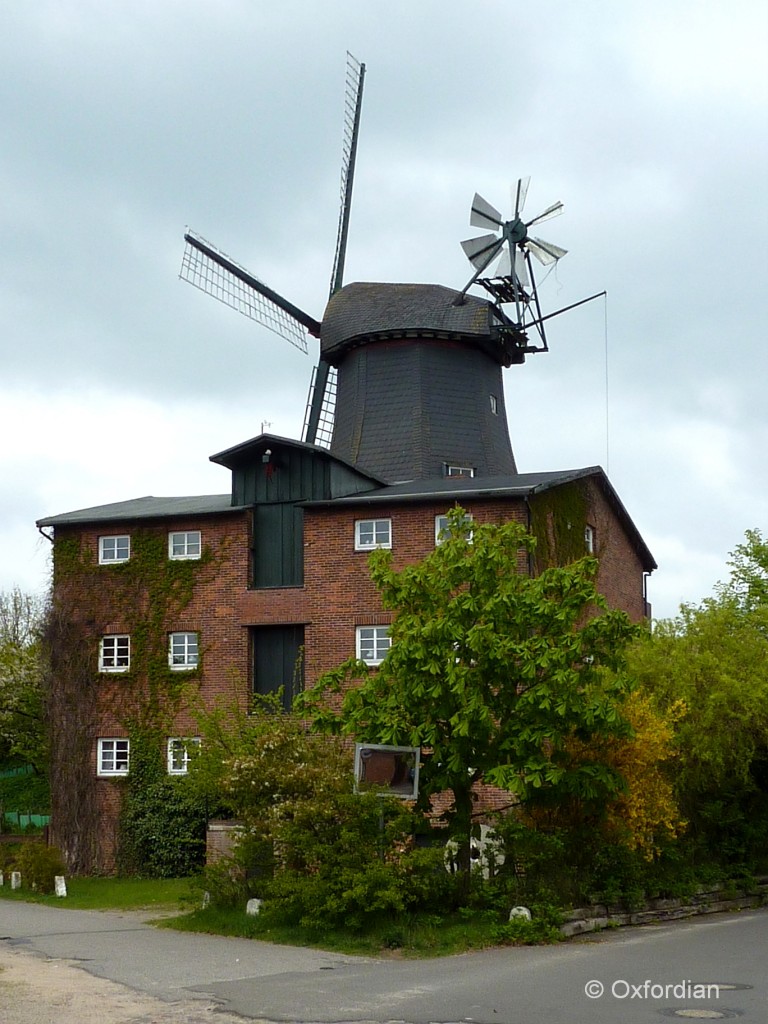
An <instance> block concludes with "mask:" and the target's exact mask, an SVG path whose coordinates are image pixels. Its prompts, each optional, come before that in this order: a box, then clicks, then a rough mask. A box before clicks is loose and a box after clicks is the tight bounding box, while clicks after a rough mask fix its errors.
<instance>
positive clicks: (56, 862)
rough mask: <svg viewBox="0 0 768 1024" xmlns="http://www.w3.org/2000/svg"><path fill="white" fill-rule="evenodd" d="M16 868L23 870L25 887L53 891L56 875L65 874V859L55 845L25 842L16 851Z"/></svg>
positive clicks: (40, 890) (39, 890) (22, 879)
mask: <svg viewBox="0 0 768 1024" xmlns="http://www.w3.org/2000/svg"><path fill="white" fill-rule="evenodd" d="M14 870H16V871H20V872H21V881H22V885H23V886H24V887H25V888H27V889H33V890H34V891H35V892H40V893H52V892H54V890H55V888H56V875H63V874H64V859H63V857H62V855H61V851H60V850H58V849H56V847H55V846H44V845H43V843H23V844H22V845H21V847H20V848H19V850H18V852H17V853H16V856H15V865H14Z"/></svg>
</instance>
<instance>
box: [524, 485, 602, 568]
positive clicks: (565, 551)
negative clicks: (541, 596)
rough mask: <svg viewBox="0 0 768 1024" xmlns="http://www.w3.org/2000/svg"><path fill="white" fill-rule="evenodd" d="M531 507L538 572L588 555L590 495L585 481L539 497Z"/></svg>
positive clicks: (543, 493)
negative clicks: (586, 542)
mask: <svg viewBox="0 0 768 1024" xmlns="http://www.w3.org/2000/svg"><path fill="white" fill-rule="evenodd" d="M529 507H530V510H531V533H532V534H533V535H534V536H535V537H536V552H535V556H534V558H535V563H536V569H537V571H538V572H543V571H544V569H548V568H551V567H553V566H557V565H568V564H569V563H570V562H575V561H576V560H577V559H579V558H582V557H583V556H584V555H585V554H586V550H585V545H584V529H585V527H586V525H587V510H588V508H589V492H588V489H587V484H586V482H585V481H582V480H579V481H575V482H574V483H571V484H568V485H567V486H565V487H558V488H555V489H552V490H549V491H544V492H542V493H540V494H537V495H535V496H534V497H533V498H531V500H530V502H529Z"/></svg>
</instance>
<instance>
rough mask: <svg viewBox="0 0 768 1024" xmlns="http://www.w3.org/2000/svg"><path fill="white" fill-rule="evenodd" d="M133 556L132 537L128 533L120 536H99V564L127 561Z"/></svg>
mask: <svg viewBox="0 0 768 1024" xmlns="http://www.w3.org/2000/svg"><path fill="white" fill-rule="evenodd" d="M130 557H131V538H130V537H129V536H128V535H127V534H121V535H120V536H119V537H99V565H115V564H116V563H117V562H127V561H128V559H129V558H130Z"/></svg>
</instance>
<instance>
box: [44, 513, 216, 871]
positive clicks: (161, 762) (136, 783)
mask: <svg viewBox="0 0 768 1024" xmlns="http://www.w3.org/2000/svg"><path fill="white" fill-rule="evenodd" d="M225 543H226V542H224V543H223V544H222V545H221V546H220V547H219V549H218V550H217V551H216V552H214V551H212V550H211V549H210V548H206V549H205V550H204V551H203V553H202V556H201V558H200V559H190V560H172V559H169V558H168V549H167V532H166V530H165V528H158V529H142V530H136V531H132V532H131V557H130V559H129V560H128V561H126V562H122V563H120V564H117V565H109V566H104V565H99V564H98V561H97V557H96V549H95V546H93V548H91V547H86V544H85V543H84V540H83V538H82V537H81V536H80V535H77V536H72V535H69V536H68V535H64V536H62V537H61V538H56V540H55V545H54V588H55V594H56V595H57V615H56V617H55V628H54V629H53V630H52V632H51V636H50V638H49V649H50V651H51V655H52V657H51V679H50V686H49V694H50V697H49V718H50V721H51V727H52V734H55V736H56V751H55V754H56V756H55V758H53V765H52V768H53V779H52V784H53V790H54V793H53V805H54V820H55V826H54V827H55V833H56V841H57V842H58V844H59V845H60V847H61V848H62V850H63V851H64V854H65V856H66V858H67V863H68V867H69V870H70V871H72V872H73V873H74V872H82V873H89V872H92V871H94V870H99V869H101V868H102V867H103V865H102V864H101V862H100V856H99V849H100V845H101V843H100V841H101V839H102V838H103V837H102V836H101V835H100V822H99V809H98V801H97V786H98V780H97V777H96V773H95V770H94V766H93V761H92V758H93V745H94V741H95V737H96V734H97V722H98V718H97V709H98V703H99V697H100V694H101V693H103V692H104V690H105V688H106V687H109V688H110V691H109V701H110V703H109V708H110V711H112V712H113V713H114V714H115V715H116V717H117V720H118V721H119V722H120V724H121V726H122V728H123V729H124V730H125V731H126V732H127V734H128V736H129V738H130V740H131V769H130V774H129V776H128V778H127V779H126V780H124V783H123V785H122V786H121V789H122V791H123V792H122V797H123V800H122V812H121V813H122V817H123V819H127V820H128V822H129V824H130V822H133V823H134V825H135V823H136V822H138V821H143V822H144V823H146V822H147V821H149V820H150V819H151V820H152V821H153V826H152V827H153V828H156V829H158V830H159V831H157V832H156V835H160V834H164V835H165V836H166V838H167V839H168V841H170V836H171V835H172V834H173V830H174V829H176V825H175V824H173V823H174V822H177V821H178V818H179V815H180V814H181V815H182V816H183V814H185V813H187V811H188V810H189V809H188V808H186V807H184V808H183V809H181V810H180V805H179V801H178V800H177V799H176V796H177V795H178V794H177V790H178V791H179V792H181V789H182V787H176V788H175V789H174V786H173V784H174V783H175V782H178V781H182V780H178V779H167V778H166V777H165V742H166V738H167V737H168V736H169V735H172V733H173V720H174V718H175V716H176V714H177V713H178V712H179V710H180V709H181V708H182V707H183V706H184V704H185V703H187V700H188V698H189V697H190V695H191V694H192V693H193V692H194V688H195V684H196V683H197V682H199V679H200V677H201V674H202V662H203V658H204V650H201V652H200V659H199V662H198V665H197V667H196V668H193V669H187V670H185V671H183V672H180V671H174V670H173V669H172V668H171V667H170V665H169V662H168V634H169V632H170V631H172V630H173V629H174V628H178V627H179V625H180V623H182V616H183V613H184V611H185V609H187V607H188V606H189V604H190V602H191V601H192V597H193V595H194V591H195V587H196V586H197V585H198V584H199V583H201V582H204V581H206V580H208V579H210V578H212V576H213V575H215V573H216V572H217V570H218V568H219V566H220V565H221V562H222V561H223V558H224V554H225ZM105 622H112V623H119V624H120V631H121V632H125V633H127V634H129V635H130V637H131V661H130V669H129V671H127V672H124V673H122V672H121V673H119V674H114V675H111V676H105V675H103V674H101V673H99V672H98V667H97V657H98V644H99V640H100V637H101V636H102V635H103V632H104V628H103V624H104V623H105ZM201 639H204V638H201ZM150 747H152V748H153V750H154V753H153V754H152V755H151V756H150ZM150 765H154V769H153V770H154V771H156V773H157V777H156V779H155V782H154V783H153V785H152V786H149V787H146V788H147V793H146V794H145V795H144V796H143V797H141V800H140V801H139V802H140V803H141V810H140V811H139V809H138V807H139V802H137V801H138V800H139V798H138V796H137V794H138V793H139V792H140V790H141V787H142V786H146V781H147V774H146V773H147V771H149V766H150ZM161 777H162V779H163V782H165V783H168V785H164V784H160V778H161ZM150 804H152V806H150ZM182 804H183V801H182ZM164 814H165V818H163V815H164ZM163 822H164V823H163ZM144 828H145V824H142V826H141V828H139V832H141V831H142V829H144ZM176 835H177V838H178V839H179V844H180V847H182V848H184V849H186V850H189V849H192V848H195V847H194V842H197V840H195V841H194V842H192V841H191V840H190V839H189V837H186V838H184V837H180V836H179V834H178V831H177V832H176ZM120 839H121V841H122V842H124V843H126V844H128V847H129V848H130V849H128V850H127V852H126V855H125V856H124V857H122V858H121V859H122V860H123V861H124V862H125V863H126V864H127V863H129V862H130V863H131V864H133V865H134V870H137V871H139V872H141V871H142V868H141V865H140V863H139V860H140V858H141V857H144V856H148V855H149V854H148V850H149V846H148V845H147V843H145V842H144V841H143V840H141V837H140V836H139V835H138V834H137V833H136V829H135V828H134V829H133V833H132V832H131V827H129V825H126V822H125V820H124V821H123V822H122V823H121V827H120ZM190 843H191V845H190ZM169 856H170V855H168V856H166V858H165V862H168V859H169ZM170 859H171V860H172V859H173V858H172V857H171V858H170ZM182 860H184V857H182ZM157 867H158V866H157V865H155V866H154V867H153V868H152V870H153V872H154V873H156V871H157Z"/></svg>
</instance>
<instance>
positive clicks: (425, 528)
mask: <svg viewBox="0 0 768 1024" xmlns="http://www.w3.org/2000/svg"><path fill="white" fill-rule="evenodd" d="M452 507H453V503H452V502H446V501H442V502H433V503H424V504H418V505H414V504H408V505H404V504H400V505H396V504H393V505H376V506H367V505H360V506H356V507H354V508H344V509H335V508H321V509H308V510H307V512H306V515H305V520H304V542H305V559H306V560H305V566H304V586H305V589H306V592H307V607H308V613H309V619H308V622H309V625H308V627H307V630H306V645H307V654H306V673H307V675H306V678H307V682H308V683H310V682H312V681H314V679H316V678H317V676H318V675H319V674H320V673H322V672H325V671H327V670H328V669H330V668H333V667H334V666H335V665H338V664H339V663H340V662H342V661H344V660H345V659H346V658H349V657H351V656H353V655H354V654H355V627H356V626H364V625H379V624H381V625H384V624H386V623H388V622H390V621H391V618H392V617H391V613H389V612H385V611H384V610H383V609H382V607H381V600H380V598H379V594H378V592H377V590H376V588H375V587H374V585H373V583H372V582H371V580H370V571H369V567H368V558H369V554H370V552H367V551H355V521H356V520H358V519H391V520H392V558H393V565H394V567H395V568H397V569H399V568H402V567H404V566H406V565H409V564H412V563H414V562H418V561H420V560H421V559H422V558H424V557H425V555H427V554H429V552H430V551H433V550H434V547H435V516H438V515H445V513H446V512H448V511H449V510H450V508H452ZM462 507H463V508H465V509H466V510H467V512H469V513H470V514H471V515H472V517H473V519H474V520H475V522H478V523H486V522H494V523H501V522H505V521H508V520H510V519H515V520H517V521H518V522H520V523H522V524H523V525H526V523H527V514H526V508H525V504H524V502H522V501H520V500H515V501H513V502H509V501H507V502H502V501H495V502H479V501H471V500H467V501H465V502H463V504H462ZM520 569H521V571H523V572H524V571H526V566H525V563H524V562H522V563H521V566H520Z"/></svg>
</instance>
